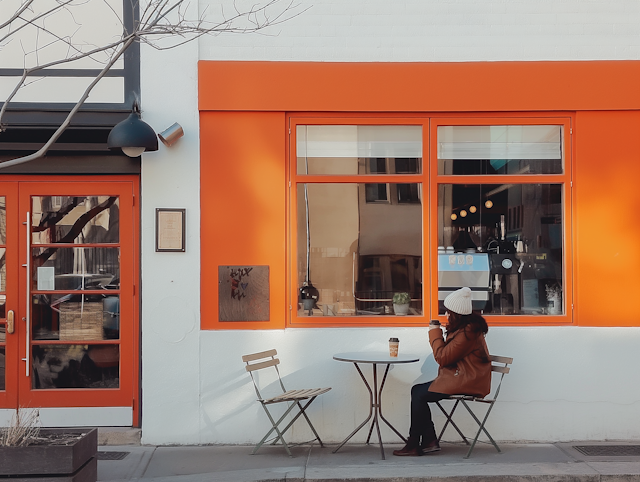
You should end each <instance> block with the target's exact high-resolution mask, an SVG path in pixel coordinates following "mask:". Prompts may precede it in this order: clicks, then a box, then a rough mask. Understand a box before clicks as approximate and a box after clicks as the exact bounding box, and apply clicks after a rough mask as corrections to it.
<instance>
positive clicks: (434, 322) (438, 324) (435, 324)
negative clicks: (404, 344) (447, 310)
mask: <svg viewBox="0 0 640 482" xmlns="http://www.w3.org/2000/svg"><path fill="white" fill-rule="evenodd" d="M429 324H430V325H431V326H440V320H431V322H430V323H429Z"/></svg>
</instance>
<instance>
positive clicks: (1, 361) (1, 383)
mask: <svg viewBox="0 0 640 482" xmlns="http://www.w3.org/2000/svg"><path fill="white" fill-rule="evenodd" d="M3 329H4V327H3ZM5 373H6V369H5V347H4V346H0V390H4V389H5V386H6V385H5V383H6V382H5V380H6V375H5Z"/></svg>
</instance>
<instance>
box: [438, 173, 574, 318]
mask: <svg viewBox="0 0 640 482" xmlns="http://www.w3.org/2000/svg"><path fill="white" fill-rule="evenodd" d="M562 218H563V193H562V185H561V184H474V185H458V184H443V185H440V186H439V188H438V244H439V247H438V299H439V307H440V313H441V314H442V313H444V307H443V304H442V301H443V300H444V298H445V297H446V296H447V294H449V293H450V292H451V291H453V290H455V289H458V288H460V287H462V286H469V287H471V289H472V291H473V304H474V308H475V309H478V310H483V311H484V312H485V313H491V314H505V315H506V314H516V315H518V314H535V315H561V314H563V313H564V304H563V299H564V296H563V272H562V266H563V220H562Z"/></svg>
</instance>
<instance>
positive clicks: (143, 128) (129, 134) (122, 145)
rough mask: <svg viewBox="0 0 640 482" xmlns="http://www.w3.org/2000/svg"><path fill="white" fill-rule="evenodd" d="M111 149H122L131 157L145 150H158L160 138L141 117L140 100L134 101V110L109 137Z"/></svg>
mask: <svg viewBox="0 0 640 482" xmlns="http://www.w3.org/2000/svg"><path fill="white" fill-rule="evenodd" d="M107 147H108V148H109V149H122V152H124V153H125V154H126V155H127V156H129V157H138V156H139V155H140V154H142V153H143V152H145V151H157V150H158V138H157V137H156V133H155V131H154V130H153V128H152V127H151V126H150V125H149V124H147V123H146V122H144V121H143V120H142V119H141V118H140V106H139V105H138V101H134V103H133V112H131V114H130V115H129V117H127V118H126V119H125V120H123V121H122V122H119V123H118V124H116V126H115V127H114V128H113V129H111V132H110V133H109V138H108V139H107Z"/></svg>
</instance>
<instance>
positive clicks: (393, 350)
mask: <svg viewBox="0 0 640 482" xmlns="http://www.w3.org/2000/svg"><path fill="white" fill-rule="evenodd" d="M399 344H400V340H398V339H397V338H389V356H390V357H391V358H397V357H398V345H399Z"/></svg>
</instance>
